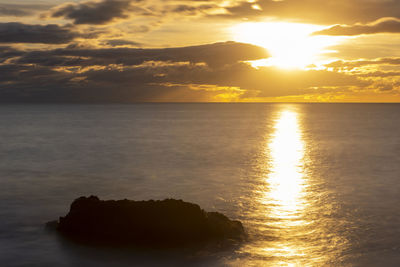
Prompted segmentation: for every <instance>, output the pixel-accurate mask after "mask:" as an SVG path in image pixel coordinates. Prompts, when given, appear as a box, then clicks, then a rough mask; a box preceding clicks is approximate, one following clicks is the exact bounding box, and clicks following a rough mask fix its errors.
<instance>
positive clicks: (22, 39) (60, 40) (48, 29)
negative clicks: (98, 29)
mask: <svg viewBox="0 0 400 267" xmlns="http://www.w3.org/2000/svg"><path fill="white" fill-rule="evenodd" d="M78 36H79V34H78V33H76V32H73V31H71V30H70V29H69V28H68V27H65V26H58V25H56V24H49V25H30V24H23V23H19V22H7V23H0V43H43V44H65V43H68V42H70V41H72V40H73V39H75V38H76V37H78Z"/></svg>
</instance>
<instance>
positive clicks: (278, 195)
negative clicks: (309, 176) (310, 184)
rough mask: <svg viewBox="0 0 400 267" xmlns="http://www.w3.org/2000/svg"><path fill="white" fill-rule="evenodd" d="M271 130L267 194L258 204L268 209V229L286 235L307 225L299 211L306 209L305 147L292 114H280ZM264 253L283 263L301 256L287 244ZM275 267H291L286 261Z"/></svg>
mask: <svg viewBox="0 0 400 267" xmlns="http://www.w3.org/2000/svg"><path fill="white" fill-rule="evenodd" d="M274 128H275V129H274V130H275V131H274V133H273V136H272V138H270V142H269V144H268V146H267V150H266V153H268V154H269V158H270V164H269V165H270V170H269V174H268V175H267V176H266V178H265V179H266V184H267V186H268V190H266V191H265V192H264V195H263V197H262V198H261V200H260V201H261V203H262V204H264V205H268V206H269V207H270V208H269V211H268V213H269V214H268V216H269V217H270V219H272V222H271V223H270V225H271V226H274V227H276V228H278V229H281V230H283V231H285V232H286V233H287V232H288V231H292V230H295V229H296V227H300V226H303V225H304V224H306V223H307V222H306V221H304V220H302V211H303V210H304V209H305V208H306V205H307V203H306V201H305V198H304V194H305V187H306V186H307V185H306V181H305V178H304V169H303V168H304V165H303V158H304V150H305V148H304V146H305V145H304V142H303V140H302V132H301V129H300V125H299V122H298V114H297V113H296V112H295V111H291V110H283V111H281V113H280V114H279V117H278V119H277V121H276V122H275V126H274ZM264 251H265V253H268V254H271V255H273V256H274V257H282V259H285V258H290V257H299V256H303V255H304V253H303V252H302V249H301V246H298V244H296V243H295V242H288V241H285V242H275V243H273V244H269V245H268V247H267V248H265V249H264ZM278 264H279V265H281V266H282V265H284V266H291V264H289V263H288V262H285V261H281V262H279V263H278Z"/></svg>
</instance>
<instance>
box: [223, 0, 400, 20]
mask: <svg viewBox="0 0 400 267" xmlns="http://www.w3.org/2000/svg"><path fill="white" fill-rule="evenodd" d="M254 5H257V8H254V7H255V6H254ZM224 8H225V11H226V14H219V15H218V17H223V18H249V19H254V18H263V17H273V18H276V19H288V20H291V21H293V20H294V21H297V22H310V23H317V24H333V23H347V24H351V23H356V22H363V23H365V22H368V21H373V20H376V19H379V18H382V17H399V16H400V14H399V10H400V1H397V0H395V1H378V0H376V1H374V0H351V1H349V0H325V1H323V4H321V1H320V0H283V1H276V0H258V1H252V3H249V2H248V1H239V2H238V1H233V2H232V4H231V5H230V6H225V7H224Z"/></svg>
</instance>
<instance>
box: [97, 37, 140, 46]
mask: <svg viewBox="0 0 400 267" xmlns="http://www.w3.org/2000/svg"><path fill="white" fill-rule="evenodd" d="M102 45H106V46H112V47H117V46H138V47H140V46H142V45H143V44H141V43H138V42H133V41H129V40H124V39H110V40H105V41H103V42H102Z"/></svg>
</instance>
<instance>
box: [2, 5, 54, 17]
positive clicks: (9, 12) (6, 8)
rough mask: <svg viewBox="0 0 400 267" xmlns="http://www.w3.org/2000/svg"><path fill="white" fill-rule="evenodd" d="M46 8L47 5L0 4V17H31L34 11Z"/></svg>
mask: <svg viewBox="0 0 400 267" xmlns="http://www.w3.org/2000/svg"><path fill="white" fill-rule="evenodd" d="M48 8H49V6H48V5H40V4H35V5H29V4H0V16H13V17H24V16H30V15H32V14H33V13H34V12H35V11H39V10H46V9H48Z"/></svg>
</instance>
